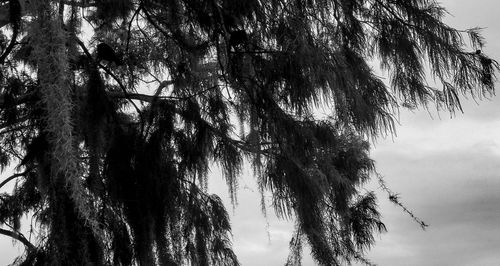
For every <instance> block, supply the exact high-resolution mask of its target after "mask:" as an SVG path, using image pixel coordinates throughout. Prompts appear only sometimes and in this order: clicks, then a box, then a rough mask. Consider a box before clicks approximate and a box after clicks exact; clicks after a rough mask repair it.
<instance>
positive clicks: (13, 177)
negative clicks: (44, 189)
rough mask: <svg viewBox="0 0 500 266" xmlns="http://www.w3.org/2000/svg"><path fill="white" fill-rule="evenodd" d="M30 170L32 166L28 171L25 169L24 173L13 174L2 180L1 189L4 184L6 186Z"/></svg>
mask: <svg viewBox="0 0 500 266" xmlns="http://www.w3.org/2000/svg"><path fill="white" fill-rule="evenodd" d="M30 170H31V168H30V169H28V170H26V171H24V172H22V173H17V174H13V175H11V176H9V177H7V178H6V179H5V180H4V181H2V183H0V189H1V188H2V187H3V186H5V184H7V183H9V182H10V181H11V180H14V179H16V178H18V177H20V176H25V175H26V174H27V173H28V171H30Z"/></svg>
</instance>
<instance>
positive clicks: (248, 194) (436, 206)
mask: <svg viewBox="0 0 500 266" xmlns="http://www.w3.org/2000/svg"><path fill="white" fill-rule="evenodd" d="M441 2H442V4H443V5H444V6H445V7H446V8H447V9H448V11H449V12H450V13H451V16H448V18H447V22H448V23H449V24H450V25H452V26H454V27H456V28H461V29H465V28H470V27H473V26H479V27H484V28H485V29H484V30H483V34H484V36H485V37H486V40H487V47H486V49H485V51H486V52H487V53H488V54H490V55H492V56H493V57H494V58H496V59H497V60H498V59H500V20H499V19H497V17H498V13H499V10H500V2H498V1H496V0H476V1H471V0H445V1H441ZM464 111H465V113H464V114H457V115H456V117H454V118H453V119H450V117H449V115H448V114H446V113H441V114H439V115H438V114H436V113H432V112H431V113H428V112H427V111H416V112H413V113H410V112H408V113H402V114H401V116H400V126H399V127H398V129H397V137H395V138H387V139H379V140H378V141H377V143H375V144H374V149H373V151H372V157H373V158H374V159H375V160H376V161H377V167H378V171H379V172H380V173H381V174H382V175H384V177H385V180H386V182H387V183H388V185H389V186H390V188H391V189H392V190H393V191H396V192H399V193H400V194H401V197H402V201H403V202H404V203H405V204H406V205H407V206H408V207H409V208H410V209H411V210H413V211H414V213H415V214H416V215H417V216H419V217H420V218H422V219H424V220H425V221H426V222H427V223H428V224H430V227H429V228H428V229H427V230H426V231H422V230H421V229H420V227H419V226H418V225H417V224H416V223H414V222H413V221H412V220H411V219H410V218H409V217H408V216H407V215H405V214H404V213H403V212H402V211H401V210H400V209H398V208H397V207H395V206H394V205H393V204H392V203H390V202H389V201H388V200H387V199H386V196H385V194H384V193H383V192H382V191H380V190H378V189H377V186H376V184H373V185H371V188H372V189H374V190H376V191H377V192H378V195H379V202H380V208H381V211H382V214H383V216H384V222H385V223H386V225H387V227H388V230H389V232H388V233H385V234H382V235H380V236H379V237H378V242H377V244H376V245H375V247H374V248H373V249H372V250H371V251H370V252H369V254H368V257H369V258H370V259H371V260H372V261H373V262H375V263H377V264H379V265H482V266H488V265H500V97H497V98H492V99H491V100H484V101H481V102H479V104H477V103H475V102H474V101H472V100H469V101H466V102H464ZM216 176H217V171H214V180H213V182H212V187H213V188H212V189H213V191H216V192H220V193H221V195H223V197H225V198H227V197H226V196H224V195H227V193H225V188H224V187H223V185H222V182H220V181H217V180H218V177H216ZM254 187H255V183H254V181H253V178H252V177H251V172H250V171H248V172H247V173H245V175H244V176H243V177H242V180H241V182H240V192H239V197H238V198H239V205H238V206H237V207H236V208H235V209H234V210H231V208H230V207H229V208H228V209H229V210H230V212H231V216H232V225H233V234H234V246H235V249H236V252H237V254H238V256H239V258H240V261H241V263H242V264H243V265H245V266H246V265H283V262H284V261H285V259H286V256H287V254H288V242H289V240H290V237H291V234H292V230H293V223H291V222H287V221H279V220H277V219H276V218H275V217H274V216H273V215H272V211H271V210H269V214H268V217H267V218H264V217H263V215H262V214H261V211H260V205H259V194H258V192H257V191H256V190H255V189H254ZM227 202H228V201H227ZM19 250H20V247H19V246H18V245H16V246H14V247H13V246H12V242H11V240H10V239H7V238H5V237H2V236H0V265H6V264H8V263H9V262H11V261H12V258H13V257H15V256H16V253H17V252H18V251H19ZM308 253H309V251H308V250H305V254H304V255H305V261H304V264H305V265H314V263H313V262H312V261H311V259H310V257H309V256H308Z"/></svg>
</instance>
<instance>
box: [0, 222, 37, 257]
mask: <svg viewBox="0 0 500 266" xmlns="http://www.w3.org/2000/svg"><path fill="white" fill-rule="evenodd" d="M0 235H5V236H9V237H11V238H13V239H15V240H17V241H19V242H21V243H23V244H24V245H25V246H26V248H27V249H28V251H29V252H31V251H34V250H36V247H35V245H33V244H31V242H29V241H28V239H26V237H25V236H24V235H23V234H21V233H19V232H14V231H9V230H5V229H2V228H0Z"/></svg>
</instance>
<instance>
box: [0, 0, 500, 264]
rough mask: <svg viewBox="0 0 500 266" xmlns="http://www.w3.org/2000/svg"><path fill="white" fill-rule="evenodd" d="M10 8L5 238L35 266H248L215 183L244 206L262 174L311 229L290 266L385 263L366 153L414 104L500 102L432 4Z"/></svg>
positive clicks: (289, 211) (217, 0)
mask: <svg viewBox="0 0 500 266" xmlns="http://www.w3.org/2000/svg"><path fill="white" fill-rule="evenodd" d="M0 3H2V5H0V8H1V9H2V10H3V11H5V12H3V13H2V14H7V15H6V16H7V17H4V18H1V19H0V26H2V28H1V29H2V31H1V35H0V37H1V41H0V51H1V55H0V64H1V66H0V70H1V72H0V84H1V87H0V97H1V98H0V107H1V112H0V128H1V129H0V148H1V150H0V163H1V165H2V167H3V168H6V167H8V166H9V165H13V166H15V171H16V172H15V174H14V175H12V176H10V177H4V178H3V180H2V183H1V184H0V187H4V185H6V184H8V183H9V184H10V183H11V182H14V181H15V182H16V184H15V188H14V190H13V191H11V192H8V193H7V192H6V193H3V194H1V195H0V224H1V225H3V226H4V227H5V228H8V229H0V230H1V231H0V234H3V235H6V236H10V237H12V238H14V239H17V240H19V241H21V242H22V243H23V244H24V245H25V246H26V252H25V254H24V255H23V256H21V257H20V258H19V259H18V260H17V262H16V263H17V264H19V265H131V264H137V265H188V264H189V265H237V264H238V260H237V258H236V256H235V254H234V252H233V251H232V248H231V239H230V223H229V217H228V214H227V212H226V210H225V208H224V206H223V204H222V202H221V200H220V199H219V198H218V197H217V196H216V195H210V194H208V193H207V182H208V181H209V180H207V172H208V170H209V167H210V166H211V165H213V164H218V165H219V166H220V167H221V169H223V175H224V176H223V178H225V180H226V181H227V186H228V188H229V191H230V192H231V195H232V197H233V199H234V200H235V199H236V192H237V188H238V178H239V174H240V171H241V169H242V165H243V163H244V162H245V161H249V162H251V163H252V165H253V167H254V170H255V171H254V172H255V177H256V178H257V180H258V184H259V189H260V191H261V192H262V193H269V195H272V199H273V200H272V204H273V207H274V210H275V211H276V213H277V214H278V216H279V217H281V218H287V219H294V220H295V221H296V232H295V234H294V237H293V239H292V241H291V248H290V252H291V253H290V256H289V258H288V262H287V264H288V265H298V264H300V257H301V249H302V246H303V244H304V243H305V244H308V245H310V247H311V249H312V255H313V258H314V259H315V260H316V262H317V263H318V264H321V265H339V264H344V263H349V262H352V261H358V262H364V263H367V264H368V263H369V262H368V260H366V259H365V257H364V256H363V254H364V252H365V251H366V250H367V249H368V248H369V247H370V246H371V245H372V244H373V243H374V234H376V233H377V232H382V231H384V230H385V226H384V224H383V223H382V222H381V220H380V215H379V212H378V211H377V206H376V199H375V196H374V194H373V193H371V192H368V193H365V192H364V191H365V190H364V189H363V184H365V183H366V181H367V180H368V179H369V178H370V176H371V174H373V173H374V163H373V161H372V160H371V159H370V158H369V154H368V152H369V143H368V142H367V139H368V138H370V137H376V136H378V135H379V134H386V133H391V132H392V131H393V129H394V125H393V124H394V122H393V115H394V114H395V113H396V112H397V111H398V110H399V108H418V107H419V106H424V107H427V106H429V105H430V104H435V106H437V107H438V108H440V109H446V110H449V111H450V112H454V111H455V110H457V108H458V109H460V102H459V95H460V94H464V95H473V96H474V97H481V96H485V95H489V94H491V93H492V92H493V83H494V80H495V77H494V70H495V69H496V68H497V63H496V62H495V61H493V60H491V59H490V58H488V57H487V56H486V55H485V54H484V53H482V52H481V49H482V46H483V40H482V38H481V36H480V35H479V33H478V32H477V29H470V30H463V31H459V30H456V29H454V28H451V27H449V26H447V25H446V24H444V23H443V22H442V19H443V16H444V14H445V10H444V9H443V8H442V7H441V6H440V5H439V4H437V3H436V2H435V1H433V0H356V1H354V0H307V1H306V0H269V1H260V0H246V1H239V0H163V1H160V0H102V1H93V0H61V1H51V0H36V1H18V0H10V1H6V0H2V1H0ZM466 40H470V44H469V43H466ZM375 65H380V67H381V69H382V70H384V71H385V73H388V76H389V77H390V78H389V80H388V81H387V82H384V79H383V78H382V77H380V76H379V75H378V74H376V73H375V71H374V70H373V69H372V68H373V66H375ZM426 77H433V78H434V79H435V80H436V84H437V85H436V86H435V87H433V86H429V85H428V84H427V83H426V80H425V78H426ZM321 111H323V112H326V115H318V114H319V113H321ZM256 204H258V203H256ZM25 214H28V215H29V216H32V217H33V218H34V219H33V222H32V224H31V225H30V228H31V229H32V230H33V232H34V233H35V234H34V235H35V238H32V239H31V242H30V241H29V240H28V239H27V238H26V237H25V236H24V235H23V234H22V233H21V230H20V228H21V224H20V221H21V217H23V215H25Z"/></svg>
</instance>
